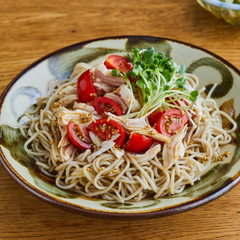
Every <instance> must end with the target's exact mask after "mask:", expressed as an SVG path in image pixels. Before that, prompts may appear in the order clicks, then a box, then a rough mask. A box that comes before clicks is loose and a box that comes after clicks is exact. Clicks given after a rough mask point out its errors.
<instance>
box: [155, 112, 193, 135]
mask: <svg viewBox="0 0 240 240" xmlns="http://www.w3.org/2000/svg"><path fill="white" fill-rule="evenodd" d="M188 119H189V117H188V116H187V115H186V113H185V112H184V111H182V110H179V109H172V110H168V111H166V112H165V113H164V114H163V115H162V116H161V118H160V119H159V120H158V122H157V126H156V129H157V131H158V132H159V133H162V134H163V135H165V136H168V137H171V136H172V135H173V134H174V133H175V131H178V130H180V129H181V128H182V127H183V126H184V125H185V124H186V123H187V122H188Z"/></svg>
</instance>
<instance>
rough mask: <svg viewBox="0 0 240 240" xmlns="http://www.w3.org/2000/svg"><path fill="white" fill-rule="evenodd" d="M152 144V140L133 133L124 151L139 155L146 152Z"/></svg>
mask: <svg viewBox="0 0 240 240" xmlns="http://www.w3.org/2000/svg"><path fill="white" fill-rule="evenodd" d="M152 143H153V139H152V138H149V137H146V136H142V135H140V134H137V133H133V134H132V136H131V137H130V140H129V141H128V143H127V145H126V147H125V149H126V150H127V151H129V152H133V153H139V152H142V151H145V150H147V149H148V148H149V147H150V146H151V145H152Z"/></svg>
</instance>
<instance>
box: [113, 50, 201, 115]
mask: <svg viewBox="0 0 240 240" xmlns="http://www.w3.org/2000/svg"><path fill="white" fill-rule="evenodd" d="M132 52H133V54H132V55H131V54H128V58H129V60H130V61H131V62H132V63H133V64H134V65H133V69H132V71H129V72H128V73H127V74H125V75H124V78H125V79H126V81H127V84H128V86H129V87H130V89H131V90H132V91H133V92H132V94H134V93H136V94H137V95H138V98H139V99H140V102H141V104H142V106H143V107H142V109H141V110H140V111H139V112H137V113H136V114H135V116H136V117H143V116H147V115H149V114H151V113H152V112H153V111H155V110H156V109H158V108H163V109H171V108H179V109H185V110H187V109H189V107H188V106H186V105H185V104H184V103H183V102H181V100H183V99H185V100H186V99H188V100H189V101H190V102H191V107H193V102H194V101H195V100H196V99H197V97H198V91H192V92H191V93H189V92H188V89H187V88H186V82H187V78H186V77H184V71H185V66H184V65H182V66H181V67H180V69H179V67H178V65H177V64H176V63H174V62H173V61H172V58H166V57H165V56H164V54H163V53H156V52H155V50H154V48H153V47H149V48H148V49H143V50H140V49H138V48H135V49H133V50H132ZM112 75H113V76H119V77H120V76H122V77H123V75H121V73H120V72H119V71H118V70H116V71H115V70H113V71H112ZM129 79H131V81H130V80H129Z"/></svg>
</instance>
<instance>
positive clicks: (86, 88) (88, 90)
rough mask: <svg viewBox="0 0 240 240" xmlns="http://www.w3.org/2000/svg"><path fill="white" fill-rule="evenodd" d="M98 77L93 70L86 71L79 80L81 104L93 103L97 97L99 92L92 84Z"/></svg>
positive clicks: (78, 89) (78, 91)
mask: <svg viewBox="0 0 240 240" xmlns="http://www.w3.org/2000/svg"><path fill="white" fill-rule="evenodd" d="M95 79H96V77H95V75H94V72H93V71H92V70H91V69H88V70H86V71H85V72H83V73H82V74H81V76H80V77H79V78H78V82H77V93H78V97H79V101H80V102H91V101H92V100H93V99H94V98H95V97H96V96H97V92H96V90H95V88H94V86H93V84H92V81H93V80H95Z"/></svg>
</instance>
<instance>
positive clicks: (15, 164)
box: [0, 36, 240, 218]
mask: <svg viewBox="0 0 240 240" xmlns="http://www.w3.org/2000/svg"><path fill="white" fill-rule="evenodd" d="M149 46H153V47H154V48H155V50H156V51H157V52H163V53H164V54H165V56H167V57H170V56H171V57H172V58H173V61H175V62H177V63H178V64H179V65H182V64H183V65H185V66H186V72H189V73H194V74H196V75H197V76H198V77H199V79H200V87H203V86H205V87H206V89H207V90H208V89H209V88H210V87H211V86H212V84H213V83H215V82H216V83H217V84H218V85H217V88H216V90H215V91H214V93H213V95H212V97H213V98H214V99H215V100H216V101H217V103H218V104H219V105H220V104H221V103H223V102H224V101H226V100H228V99H230V98H234V99H235V103H236V102H239V101H240V95H239V90H238V89H240V72H239V71H238V70H237V69H236V68H235V67H234V66H232V65H231V64H230V63H228V62H227V61H225V60H223V59H222V58H220V57H218V56H216V55H215V54H213V53H211V52H209V51H206V50H204V49H201V48H199V47H196V46H193V45H190V44H187V43H183V42H179V41H175V40H170V39H163V38H157V37H147V36H127V37H126V36H123V37H112V38H104V39H98V40H92V41H87V42H82V43H77V44H74V45H72V46H69V47H65V48H63V49H60V50H58V51H56V52H54V53H51V54H49V55H47V56H45V57H43V58H41V59H40V60H38V61H37V62H35V63H33V64H32V65H30V66H29V67H28V68H26V69H25V70H23V71H22V72H21V73H20V74H19V75H18V76H17V77H16V78H15V79H14V80H13V81H12V82H11V83H10V84H9V85H8V87H7V88H6V89H5V91H4V92H3V94H2V96H1V99H0V105H1V114H0V125H1V126H0V127H1V145H0V154H1V162H2V164H3V166H4V167H5V169H6V170H7V171H8V172H9V174H10V175H11V176H12V177H13V178H14V179H15V180H16V181H17V182H18V183H19V184H20V185H22V186H23V187H24V188H26V189H27V190H28V191H29V192H31V193H32V194H34V195H35V196H37V197H39V198H40V199H42V200H45V201H46V202H48V203H50V204H54V205H55V206H58V207H62V208H65V209H68V210H71V211H74V212H76V213H81V214H87V215H91V216H99V217H121V218H122V217H123V218H136V217H139V218H143V217H157V216H164V215H169V214H174V213H179V212H182V211H185V210H190V209H192V208H194V207H197V206H200V205H202V204H204V203H207V202H209V201H211V200H214V199H215V198H217V197H219V196H221V195H222V194H224V193H226V192H227V191H228V190H230V189H231V188H232V187H233V186H235V185H236V184H237V183H238V182H239V180H240V177H239V170H240V161H239V156H240V148H239V143H238V140H239V131H238V129H237V131H236V144H235V145H233V144H229V145H228V146H227V149H228V150H229V151H231V152H232V155H231V158H230V159H228V160H226V161H225V162H221V163H217V164H216V165H214V166H213V168H212V169H211V170H210V171H209V172H208V173H207V174H205V175H204V176H203V177H202V178H201V180H199V181H198V182H196V183H195V185H194V186H187V187H186V189H185V190H184V191H183V192H182V193H181V194H178V195H175V196H166V197H163V198H160V199H157V200H155V199H151V198H148V199H145V200H142V201H140V202H136V203H135V202H127V203H125V204H120V203H116V202H112V201H105V200H101V199H98V198H86V197H83V196H79V195H77V194H75V193H72V192H67V191H64V190H61V189H59V188H57V187H56V186H55V185H54V180H53V179H50V178H48V177H46V176H44V175H43V174H42V173H40V172H39V171H38V169H37V167H36V166H35V164H34V161H33V160H32V159H30V158H29V157H28V156H27V155H26V153H25V151H24V149H23V145H24V141H25V140H24V138H23V137H22V136H21V134H20V132H19V130H18V128H17V127H18V126H19V123H18V118H19V116H21V115H22V114H23V112H24V111H25V110H26V109H27V108H28V107H30V106H31V105H32V104H34V103H35V102H36V97H38V96H41V95H44V94H45V93H46V83H47V82H48V81H49V80H50V79H53V78H58V79H65V78H67V77H68V76H69V75H70V73H71V72H72V70H73V67H74V65H75V64H76V63H78V62H80V61H82V62H86V63H88V64H90V65H95V64H97V63H100V62H101V61H102V60H103V59H105V58H106V56H107V55H108V54H114V53H117V54H122V55H124V54H126V53H127V52H131V49H133V48H136V47H138V48H140V49H142V48H148V47H149ZM207 90H206V91H207ZM235 108H236V116H237V117H236V121H237V123H238V124H239V120H240V115H239V114H240V105H239V104H236V105H235Z"/></svg>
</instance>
